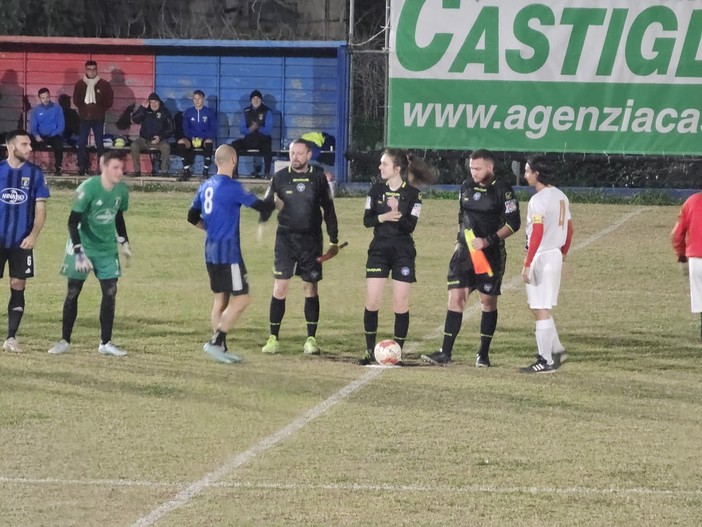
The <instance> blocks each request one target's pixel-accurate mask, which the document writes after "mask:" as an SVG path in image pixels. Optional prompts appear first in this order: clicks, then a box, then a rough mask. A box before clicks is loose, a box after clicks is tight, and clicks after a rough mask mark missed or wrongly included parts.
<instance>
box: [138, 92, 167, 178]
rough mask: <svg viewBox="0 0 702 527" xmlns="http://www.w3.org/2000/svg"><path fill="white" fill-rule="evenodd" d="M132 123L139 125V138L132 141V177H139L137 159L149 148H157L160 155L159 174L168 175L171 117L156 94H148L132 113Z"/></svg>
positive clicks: (139, 167) (139, 164)
mask: <svg viewBox="0 0 702 527" xmlns="http://www.w3.org/2000/svg"><path fill="white" fill-rule="evenodd" d="M132 121H133V122H134V123H135V124H140V125H141V129H140V130H139V137H137V138H136V139H134V140H133V141H132V163H133V165H134V173H133V175H134V176H140V175H141V163H140V160H139V157H140V155H141V152H143V151H145V150H148V149H149V148H158V151H159V153H160V155H161V174H162V175H164V174H168V169H169V168H170V162H171V144H170V143H169V142H168V140H169V139H170V138H171V137H173V129H174V126H173V117H172V116H171V112H169V111H168V109H167V108H166V107H165V106H164V105H163V102H161V98H160V97H159V96H158V94H157V93H152V94H150V95H149V97H148V99H146V100H145V101H144V102H142V103H141V106H139V107H138V108H137V109H136V110H135V111H134V113H132Z"/></svg>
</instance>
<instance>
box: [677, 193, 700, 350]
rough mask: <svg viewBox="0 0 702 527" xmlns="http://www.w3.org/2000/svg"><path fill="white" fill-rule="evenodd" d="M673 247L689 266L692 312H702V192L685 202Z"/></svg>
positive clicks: (679, 258) (682, 260) (681, 259)
mask: <svg viewBox="0 0 702 527" xmlns="http://www.w3.org/2000/svg"><path fill="white" fill-rule="evenodd" d="M673 248H674V249H675V254H676V256H677V257H678V262H680V263H682V264H684V265H687V268H688V269H687V274H688V275H689V277H690V301H691V304H692V312H693V313H701V314H702V192H698V193H697V194H693V195H692V196H690V197H689V198H687V201H685V203H684V204H683V206H682V209H681V210H680V216H679V217H678V222H677V223H676V224H675V228H674V229H673ZM700 320H701V321H702V315H700ZM700 337H702V329H701V333H700Z"/></svg>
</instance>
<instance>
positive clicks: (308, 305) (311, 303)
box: [305, 295, 319, 337]
mask: <svg viewBox="0 0 702 527" xmlns="http://www.w3.org/2000/svg"><path fill="white" fill-rule="evenodd" d="M305 320H306V321H307V336H308V337H314V336H315V335H316V334H317V322H319V295H317V296H313V297H305Z"/></svg>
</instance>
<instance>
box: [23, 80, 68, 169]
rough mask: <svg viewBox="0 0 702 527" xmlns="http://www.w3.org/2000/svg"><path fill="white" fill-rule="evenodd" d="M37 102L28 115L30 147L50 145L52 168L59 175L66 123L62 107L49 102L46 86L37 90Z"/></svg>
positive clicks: (49, 94) (49, 95)
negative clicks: (52, 155) (38, 103)
mask: <svg viewBox="0 0 702 527" xmlns="http://www.w3.org/2000/svg"><path fill="white" fill-rule="evenodd" d="M39 102H40V103H41V104H40V105H39V106H37V107H36V108H35V109H34V111H33V112H32V115H31V116H30V117H29V132H30V134H31V139H32V147H33V148H35V149H37V148H39V147H40V146H46V145H48V146H50V147H51V149H52V150H53V151H54V170H55V172H56V175H57V176H60V175H61V164H62V163H63V131H64V129H65V128H66V123H65V121H64V117H63V108H61V106H59V105H58V104H54V103H53V102H51V93H49V89H48V88H41V89H40V90H39Z"/></svg>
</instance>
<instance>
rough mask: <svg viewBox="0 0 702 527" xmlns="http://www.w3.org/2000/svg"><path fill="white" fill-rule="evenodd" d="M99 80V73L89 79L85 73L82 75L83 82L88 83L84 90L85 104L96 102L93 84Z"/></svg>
mask: <svg viewBox="0 0 702 527" xmlns="http://www.w3.org/2000/svg"><path fill="white" fill-rule="evenodd" d="M99 80H100V75H96V76H95V78H94V79H89V78H88V76H87V75H83V82H84V83H85V84H87V85H88V88H87V89H86V90H85V101H84V102H85V104H96V103H97V99H96V98H95V85H96V84H97V83H98V81H99Z"/></svg>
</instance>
